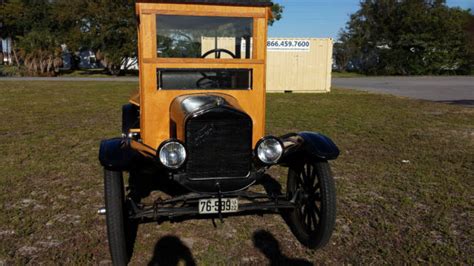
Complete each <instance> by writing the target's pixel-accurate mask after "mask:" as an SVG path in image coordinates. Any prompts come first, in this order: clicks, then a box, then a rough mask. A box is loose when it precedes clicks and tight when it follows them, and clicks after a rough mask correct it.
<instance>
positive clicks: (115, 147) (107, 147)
mask: <svg viewBox="0 0 474 266" xmlns="http://www.w3.org/2000/svg"><path fill="white" fill-rule="evenodd" d="M137 156H138V154H137V152H136V151H135V150H133V149H131V148H130V145H129V142H128V141H127V139H124V138H113V139H106V140H102V141H101V143H100V149H99V161H100V164H101V165H102V166H103V167H104V168H107V169H108V170H112V171H128V170H130V168H131V167H132V165H133V162H134V161H135V159H136V158H137Z"/></svg>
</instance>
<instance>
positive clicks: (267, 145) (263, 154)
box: [257, 137, 283, 164]
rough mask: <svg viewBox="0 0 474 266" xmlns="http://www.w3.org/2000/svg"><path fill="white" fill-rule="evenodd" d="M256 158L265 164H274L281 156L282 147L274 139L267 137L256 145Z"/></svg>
mask: <svg viewBox="0 0 474 266" xmlns="http://www.w3.org/2000/svg"><path fill="white" fill-rule="evenodd" d="M257 145H258V146H257V156H258V159H260V161H262V162H263V163H265V164H276V163H278V160H280V158H281V156H282V155H283V145H282V144H281V142H280V141H279V140H278V139H277V138H275V137H267V138H264V139H262V140H261V141H260V142H259V143H258V144H257Z"/></svg>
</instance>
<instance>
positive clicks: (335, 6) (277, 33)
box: [269, 0, 474, 39]
mask: <svg viewBox="0 0 474 266" xmlns="http://www.w3.org/2000/svg"><path fill="white" fill-rule="evenodd" d="M275 2H276V3H279V4H282V5H283V6H285V11H284V12H283V18H282V19H281V20H280V21H278V22H276V23H275V24H273V26H272V27H270V29H269V36H270V37H301V38H304V37H311V38H333V39H337V35H338V33H339V31H340V29H341V28H343V27H344V26H345V24H346V22H347V21H348V20H349V15H350V14H352V13H354V12H355V11H357V10H358V9H359V0H275ZM447 4H448V6H458V7H461V8H464V9H468V8H470V9H471V10H474V0H447Z"/></svg>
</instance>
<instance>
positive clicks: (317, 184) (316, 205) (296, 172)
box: [284, 161, 336, 249]
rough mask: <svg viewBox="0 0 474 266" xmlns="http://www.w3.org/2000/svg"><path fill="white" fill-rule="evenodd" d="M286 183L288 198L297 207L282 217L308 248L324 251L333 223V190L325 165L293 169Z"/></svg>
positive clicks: (300, 165) (324, 163) (309, 165)
mask: <svg viewBox="0 0 474 266" xmlns="http://www.w3.org/2000/svg"><path fill="white" fill-rule="evenodd" d="M287 182H288V183H287V197H288V199H290V200H291V199H294V200H295V205H296V208H295V209H293V210H292V211H291V212H289V213H286V215H284V217H285V220H286V221H287V223H288V225H289V227H290V229H291V231H292V232H293V234H294V235H295V237H296V238H297V239H298V241H300V242H301V243H302V244H303V245H305V246H306V247H308V248H311V249H318V248H322V247H324V246H325V245H326V244H327V243H328V242H329V239H330V237H331V235H332V232H333V229H334V224H335V221H336V188H335V185H334V179H333V177H332V174H331V170H330V167H329V164H328V162H325V161H321V162H312V161H306V162H304V163H300V164H298V165H293V166H291V167H290V168H289V171H288V181H287Z"/></svg>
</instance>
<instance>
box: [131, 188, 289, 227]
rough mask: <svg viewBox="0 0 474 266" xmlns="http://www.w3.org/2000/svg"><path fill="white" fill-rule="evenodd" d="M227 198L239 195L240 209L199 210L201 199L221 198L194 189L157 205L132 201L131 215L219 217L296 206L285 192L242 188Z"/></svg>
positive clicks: (152, 218)
mask: <svg viewBox="0 0 474 266" xmlns="http://www.w3.org/2000/svg"><path fill="white" fill-rule="evenodd" d="M225 197H226V198H238V199H239V202H241V201H246V202H245V203H239V209H238V211H237V212H233V213H216V214H199V210H198V202H199V200H201V199H209V198H217V197H216V195H215V194H212V195H211V194H198V193H190V194H186V195H183V196H179V197H175V198H171V199H169V200H163V201H161V200H158V201H156V202H155V203H154V204H153V205H151V206H150V205H149V206H139V205H137V204H135V203H133V202H130V204H131V208H129V211H130V212H129V218H130V219H133V220H138V221H141V222H152V221H166V220H170V221H172V220H178V219H180V220H181V219H187V218H189V219H193V218H199V217H202V218H215V217H219V218H222V217H228V216H241V215H247V214H256V213H257V214H268V213H280V212H281V211H282V210H292V209H294V208H295V203H294V200H293V199H292V200H287V199H286V197H284V196H283V195H279V196H275V197H269V196H268V195H267V194H263V193H255V192H248V191H240V192H235V193H232V194H225Z"/></svg>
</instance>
